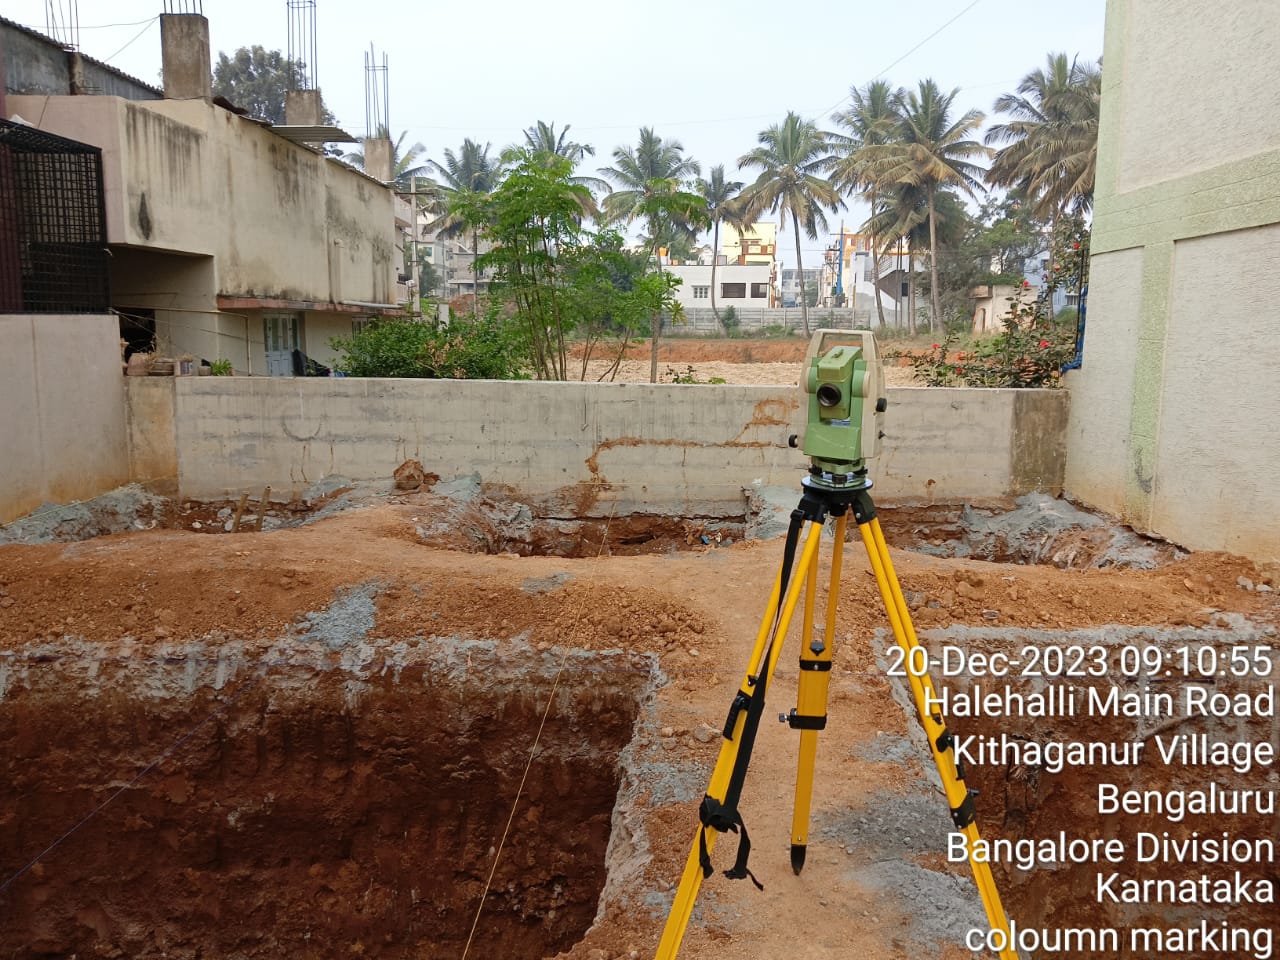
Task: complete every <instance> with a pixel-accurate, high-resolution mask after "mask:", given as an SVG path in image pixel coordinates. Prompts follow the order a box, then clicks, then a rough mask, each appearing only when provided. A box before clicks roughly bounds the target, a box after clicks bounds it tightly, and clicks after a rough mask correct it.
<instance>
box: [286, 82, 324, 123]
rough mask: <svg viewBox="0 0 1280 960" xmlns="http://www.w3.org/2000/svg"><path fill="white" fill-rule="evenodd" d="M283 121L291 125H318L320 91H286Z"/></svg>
mask: <svg viewBox="0 0 1280 960" xmlns="http://www.w3.org/2000/svg"><path fill="white" fill-rule="evenodd" d="M284 122H285V123H286V124H287V125H288V126H291V127H315V126H319V124H320V91H319V90H289V91H286V92H285V95H284Z"/></svg>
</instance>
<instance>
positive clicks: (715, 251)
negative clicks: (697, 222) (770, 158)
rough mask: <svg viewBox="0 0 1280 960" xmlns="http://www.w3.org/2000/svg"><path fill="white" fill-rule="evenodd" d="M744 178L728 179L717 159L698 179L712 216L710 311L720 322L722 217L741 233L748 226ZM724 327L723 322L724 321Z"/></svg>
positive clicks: (708, 212)
mask: <svg viewBox="0 0 1280 960" xmlns="http://www.w3.org/2000/svg"><path fill="white" fill-rule="evenodd" d="M742 186H743V185H742V181H741V180H725V178H724V164H722V163H718V164H716V165H715V166H714V167H712V168H711V176H710V178H709V179H707V180H699V181H698V193H700V194H702V199H703V200H705V201H706V203H707V216H709V217H710V218H711V229H712V238H711V313H712V314H713V315H714V316H715V318H716V324H717V325H720V311H719V310H718V309H717V308H716V265H717V264H718V263H719V262H720V221H721V220H723V221H725V222H726V223H728V224H729V225H730V226H732V227H734V228H735V229H736V230H737V231H738V232H739V233H741V232H742V231H743V230H745V229H747V228H748V227H749V226H750V223H749V222H747V219H746V217H745V216H743V210H742V205H741V204H740V203H738V202H737V200H738V194H739V193H741V192H742ZM721 329H722V330H723V326H722V325H721Z"/></svg>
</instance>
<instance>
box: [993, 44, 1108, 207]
mask: <svg viewBox="0 0 1280 960" xmlns="http://www.w3.org/2000/svg"><path fill="white" fill-rule="evenodd" d="M1101 102H1102V71H1101V69H1100V67H1099V66H1098V65H1097V64H1096V63H1092V62H1090V61H1087V60H1086V61H1081V60H1080V59H1079V58H1075V59H1072V60H1068V59H1067V55H1066V54H1065V53H1052V54H1049V55H1048V57H1047V58H1046V61H1045V66H1044V69H1038V70H1033V71H1031V72H1030V73H1028V74H1027V75H1026V76H1025V77H1023V78H1022V80H1021V82H1020V83H1019V84H1018V88H1017V92H1016V93H1006V94H1004V95H1003V96H1001V97H1000V98H999V99H998V100H996V103H995V109H996V112H997V113H1003V114H1007V115H1008V116H1009V117H1010V120H1009V121H1008V122H1007V123H1001V124H997V125H995V126H993V127H992V128H991V129H990V130H989V131H988V132H987V136H986V143H987V144H988V145H1000V144H1003V146H1001V147H1000V149H999V150H997V151H996V154H995V157H994V158H993V160H992V162H991V169H990V170H989V171H988V173H987V179H988V181H989V182H990V183H992V184H993V185H995V186H1001V187H1008V188H1010V189H1014V190H1017V191H1019V192H1020V193H1021V194H1022V195H1023V196H1025V197H1026V198H1027V199H1028V200H1029V201H1030V202H1031V204H1032V206H1033V209H1034V211H1035V213H1036V214H1037V215H1039V216H1041V217H1044V218H1046V219H1051V220H1054V221H1056V220H1057V218H1058V217H1060V216H1062V215H1063V214H1064V213H1066V212H1068V211H1073V212H1076V213H1087V212H1088V211H1089V210H1090V209H1091V208H1092V206H1093V183H1094V177H1095V174H1096V171H1097V166H1098V116H1099V111H1100V108H1101Z"/></svg>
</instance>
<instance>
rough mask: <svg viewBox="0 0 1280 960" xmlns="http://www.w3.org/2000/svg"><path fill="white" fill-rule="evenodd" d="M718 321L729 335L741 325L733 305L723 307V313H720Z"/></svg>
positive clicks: (732, 334)
mask: <svg viewBox="0 0 1280 960" xmlns="http://www.w3.org/2000/svg"><path fill="white" fill-rule="evenodd" d="M720 323H721V324H722V325H723V326H724V332H725V333H727V334H728V335H729V336H731V337H732V336H735V335H736V334H737V332H738V330H739V328H741V326H742V321H741V320H739V319H738V311H737V310H735V309H734V307H733V305H732V304H730V305H729V306H727V307H725V308H724V313H722V314H721V315H720Z"/></svg>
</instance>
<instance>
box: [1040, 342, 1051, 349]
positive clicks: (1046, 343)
mask: <svg viewBox="0 0 1280 960" xmlns="http://www.w3.org/2000/svg"><path fill="white" fill-rule="evenodd" d="M1048 345H1049V341H1048V340H1041V341H1040V349H1041V350H1043V349H1044V348H1045V347H1047V346H1048Z"/></svg>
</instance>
